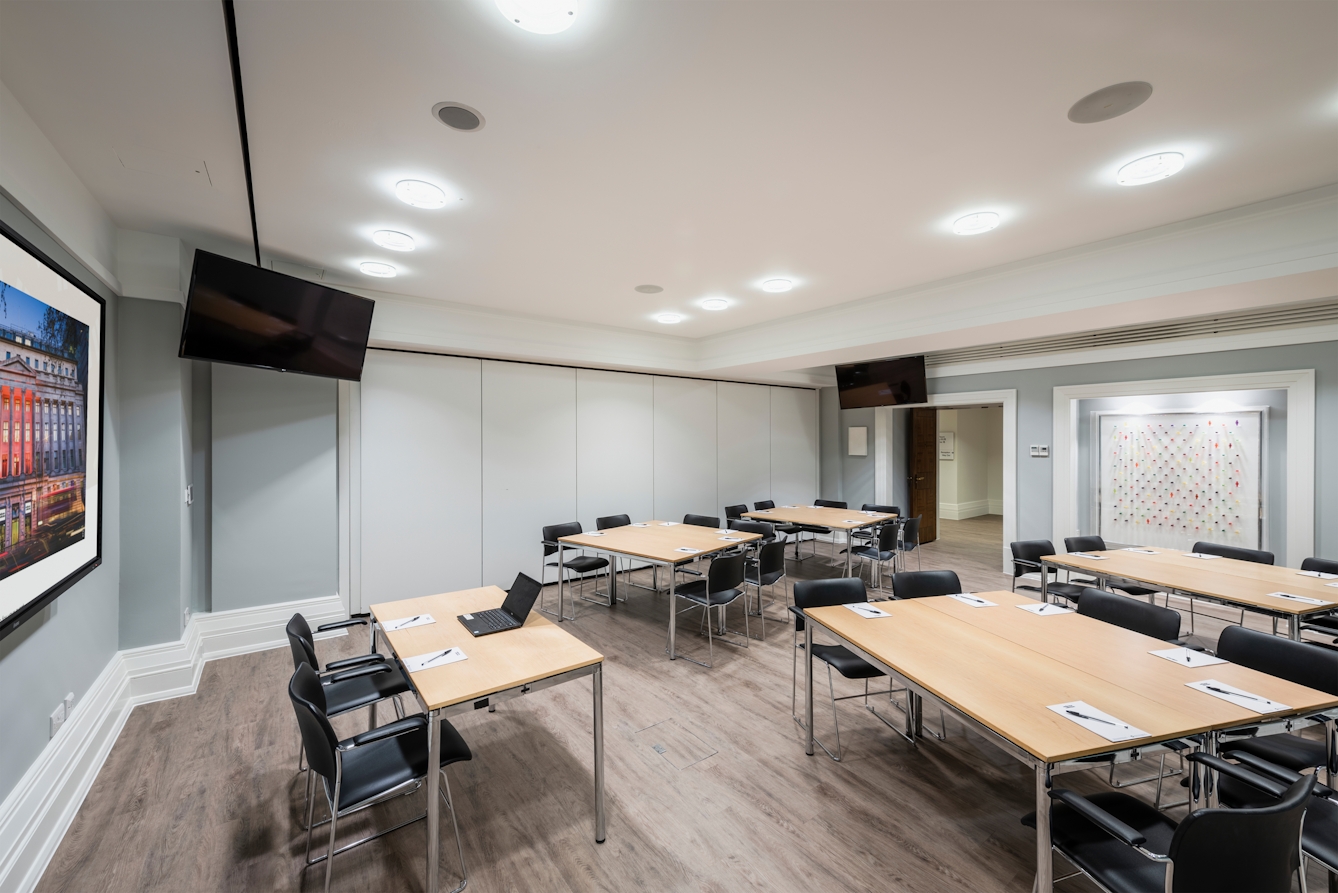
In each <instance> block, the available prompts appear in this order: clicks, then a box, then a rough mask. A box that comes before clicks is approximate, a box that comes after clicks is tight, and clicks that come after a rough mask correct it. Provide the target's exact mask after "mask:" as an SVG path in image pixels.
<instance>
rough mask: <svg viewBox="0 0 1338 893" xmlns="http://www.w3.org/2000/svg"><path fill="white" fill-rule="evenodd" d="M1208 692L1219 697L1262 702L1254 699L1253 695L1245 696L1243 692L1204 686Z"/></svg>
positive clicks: (1260, 699)
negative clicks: (1227, 696) (1233, 697)
mask: <svg viewBox="0 0 1338 893" xmlns="http://www.w3.org/2000/svg"><path fill="white" fill-rule="evenodd" d="M1204 688H1206V689H1208V691H1215V692H1217V693H1218V694H1220V695H1234V696H1235V697H1237V698H1249V699H1250V700H1251V701H1262V700H1265V699H1264V698H1256V697H1255V696H1254V695H1247V694H1245V692H1243V691H1227V690H1226V689H1225V688H1218V687H1217V686H1216V685H1205V686H1204Z"/></svg>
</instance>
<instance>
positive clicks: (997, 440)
mask: <svg viewBox="0 0 1338 893" xmlns="http://www.w3.org/2000/svg"><path fill="white" fill-rule="evenodd" d="M937 416H938V418H937V423H936V428H937V432H938V438H937V440H938V456H937V472H938V474H937V477H938V494H937V509H938V518H939V524H938V542H939V547H940V549H943V550H947V551H950V552H952V553H954V554H958V555H960V556H961V559H962V560H963V561H970V562H972V563H974V562H975V561H979V562H981V563H986V564H993V563H994V561H996V560H997V559H996V558H995V556H997V555H998V554H999V552H1000V550H1001V549H1002V548H1003V546H1004V523H1003V521H1004V408H1003V404H1002V403H984V404H972V405H969V406H941V407H937Z"/></svg>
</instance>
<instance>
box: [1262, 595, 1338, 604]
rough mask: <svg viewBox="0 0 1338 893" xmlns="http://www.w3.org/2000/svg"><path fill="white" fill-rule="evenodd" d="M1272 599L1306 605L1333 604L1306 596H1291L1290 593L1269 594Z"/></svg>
mask: <svg viewBox="0 0 1338 893" xmlns="http://www.w3.org/2000/svg"><path fill="white" fill-rule="evenodd" d="M1269 596H1271V597H1272V598H1284V599H1286V600H1287V601H1289V602H1304V603H1306V604H1307V605H1331V604H1333V602H1326V601H1324V600H1323V599H1320V598H1311V597H1310V596H1308V595H1293V594H1291V593H1290V592H1270V593H1269Z"/></svg>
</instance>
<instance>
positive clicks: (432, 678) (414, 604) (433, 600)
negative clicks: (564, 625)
mask: <svg viewBox="0 0 1338 893" xmlns="http://www.w3.org/2000/svg"><path fill="white" fill-rule="evenodd" d="M505 598H506V593H505V592H503V591H502V590H501V589H499V588H498V587H496V586H484V587H483V588H481V589H465V590H462V591H460V592H447V593H443V594H441V595H429V596H425V597H423V598H410V599H405V600H403V601H398V602H385V603H383V604H379V605H373V606H372V616H373V617H374V618H375V620H376V623H377V624H378V625H379V626H380V627H381V634H382V636H383V637H384V638H385V640H386V642H388V643H389V645H390V648H391V649H392V650H393V651H394V653H395V656H396V657H398V658H399V659H400V661H401V663H403V662H404V661H405V660H406V659H407V658H410V657H414V656H418V655H423V654H431V653H435V652H438V651H444V650H446V649H447V648H460V649H461V650H462V651H464V653H465V655H466V658H465V660H461V661H456V662H454V663H449V664H444V665H442V666H437V667H433V668H431V669H427V670H422V671H420V672H417V673H409V674H408V676H409V683H410V684H411V685H412V686H413V690H414V694H415V695H416V696H417V697H418V702H419V704H420V706H421V707H422V708H423V712H424V713H426V714H427V719H428V725H427V728H428V740H429V742H430V743H429V747H428V762H427V764H428V766H429V767H432V768H431V770H430V771H429V772H428V773H427V891H428V893H437V890H438V871H437V868H438V866H437V861H438V854H439V846H440V833H439V831H440V825H439V822H440V816H439V814H438V812H439V811H438V806H439V804H438V799H439V797H438V788H439V785H440V776H439V775H438V773H437V772H436V771H435V767H437V766H438V765H439V764H440V763H441V735H440V734H439V729H440V720H441V719H442V718H443V717H448V716H456V715H458V714H461V713H469V712H471V711H474V710H481V709H483V708H485V707H491V706H493V705H495V704H498V703H500V702H502V701H508V700H510V699H512V698H518V697H520V696H521V695H526V694H530V693H531V692H535V691H539V690H541V689H545V688H550V687H552V686H554V685H559V684H561V683H563V682H570V681H571V680H573V679H579V678H580V677H582V676H590V677H592V680H591V681H592V683H593V688H594V731H593V734H594V744H595V841H596V842H597V843H603V842H604V685H603V679H604V677H603V666H604V655H602V654H600V653H599V652H598V651H595V650H594V649H593V648H591V647H590V646H588V645H586V644H585V643H584V642H582V641H581V640H579V639H577V638H576V637H575V636H573V635H571V634H570V633H568V632H567V631H565V630H562V629H559V628H558V627H556V626H554V625H553V624H552V623H551V622H549V621H548V620H547V619H546V618H544V617H542V616H540V615H539V614H537V613H535V612H533V611H531V612H530V615H529V617H527V618H526V619H525V625H524V626H522V627H520V628H519V629H513V630H507V631H506V632H502V633H495V634H493V635H490V636H480V637H478V638H475V637H474V636H473V635H471V634H470V632H469V631H468V630H467V629H465V628H464V626H463V625H461V623H460V622H459V621H458V620H457V619H456V618H457V617H458V616H459V615H461V614H467V613H472V612H474V611H483V610H486V609H488V608H498V607H501V605H502V601H503V599H505ZM416 614H431V615H432V618H433V620H434V621H435V622H433V623H430V624H427V625H423V626H413V627H409V628H408V629H403V630H387V629H386V628H385V624H386V623H388V622H392V621H395V620H402V619H404V618H406V617H413V616H414V615H416Z"/></svg>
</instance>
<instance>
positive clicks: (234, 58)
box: [223, 0, 260, 267]
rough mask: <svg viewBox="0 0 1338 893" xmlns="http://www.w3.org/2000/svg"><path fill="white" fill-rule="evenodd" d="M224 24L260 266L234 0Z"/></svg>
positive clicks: (227, 4)
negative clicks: (226, 32)
mask: <svg viewBox="0 0 1338 893" xmlns="http://www.w3.org/2000/svg"><path fill="white" fill-rule="evenodd" d="M223 23H224V25H225V26H226V27H227V31H228V62H229V64H230V65H231V66H232V96H233V99H235V100H236V103H237V130H238V131H239V132H240V133H241V137H242V168H243V169H244V170H245V171H246V203H247V205H249V206H250V208H251V243H252V244H253V245H254V246H255V249H256V266H257V267H258V266H260V229H259V227H257V226H256V191H255V186H254V185H252V183H251V141H250V139H249V138H248V137H247V135H246V99H245V97H243V95H242V63H241V58H240V56H239V55H238V53H237V11H236V9H235V8H234V7H233V3H232V0H223Z"/></svg>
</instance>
